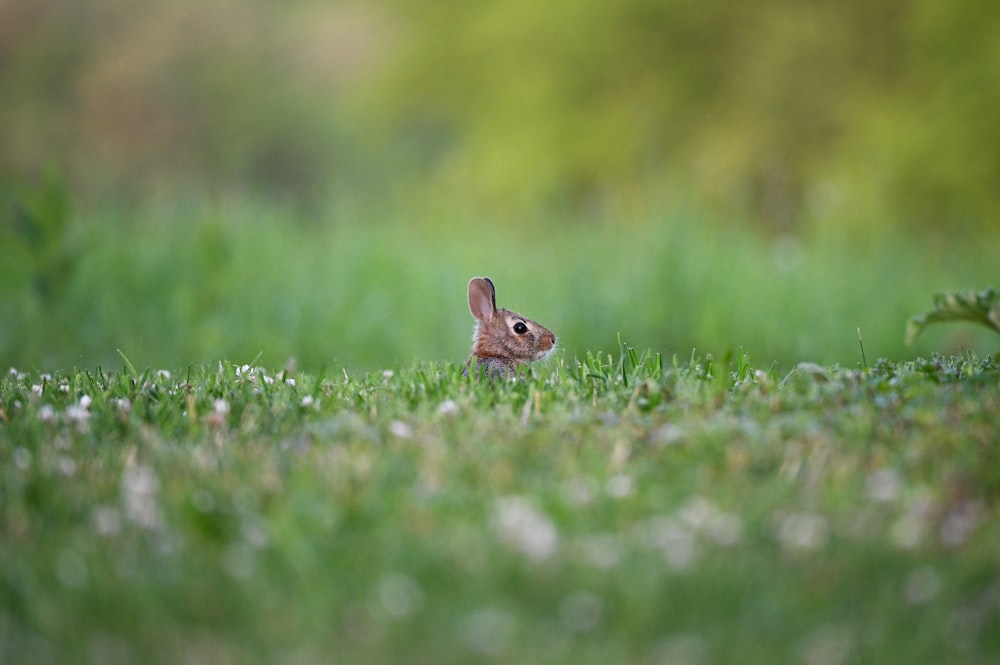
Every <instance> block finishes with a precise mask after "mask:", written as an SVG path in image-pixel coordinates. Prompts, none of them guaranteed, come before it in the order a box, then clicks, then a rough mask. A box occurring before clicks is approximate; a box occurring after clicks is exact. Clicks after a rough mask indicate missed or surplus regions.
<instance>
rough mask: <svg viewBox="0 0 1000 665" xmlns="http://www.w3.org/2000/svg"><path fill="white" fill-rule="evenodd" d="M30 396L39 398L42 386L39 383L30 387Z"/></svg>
mask: <svg viewBox="0 0 1000 665" xmlns="http://www.w3.org/2000/svg"><path fill="white" fill-rule="evenodd" d="M31 394H32V395H39V396H40V395H41V394H42V384H40V383H34V384H32V385H31Z"/></svg>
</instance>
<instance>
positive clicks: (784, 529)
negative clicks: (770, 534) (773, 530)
mask: <svg viewBox="0 0 1000 665" xmlns="http://www.w3.org/2000/svg"><path fill="white" fill-rule="evenodd" d="M829 538H830V524H829V522H828V521H827V519H826V518H825V517H823V516H822V515H817V514H813V513H792V514H789V515H785V516H784V517H783V518H782V519H781V521H780V523H779V524H778V540H780V541H781V544H782V545H784V546H785V547H787V548H788V549H790V550H817V549H819V548H821V547H823V546H824V545H826V542H827V540H829Z"/></svg>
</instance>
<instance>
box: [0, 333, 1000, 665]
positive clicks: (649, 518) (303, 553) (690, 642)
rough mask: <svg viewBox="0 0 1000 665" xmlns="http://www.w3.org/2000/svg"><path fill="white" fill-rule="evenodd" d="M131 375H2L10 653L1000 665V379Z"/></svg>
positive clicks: (794, 374)
mask: <svg viewBox="0 0 1000 665" xmlns="http://www.w3.org/2000/svg"><path fill="white" fill-rule="evenodd" d="M122 360H123V361H124V364H125V368H124V369H123V370H122V371H117V370H107V369H102V368H97V369H90V370H85V371H67V372H55V373H53V374H51V375H48V374H37V373H25V372H19V371H17V370H11V371H10V372H7V373H5V374H4V375H3V376H0V635H2V638H3V639H2V640H0V659H2V660H3V661H5V662H7V661H9V662H23V661H28V660H30V661H31V662H33V663H39V664H40V665H46V664H48V663H59V662H67V661H72V662H74V663H81V664H86V663H102V664H103V663H117V662H147V663H152V664H156V663H175V662H190V661H197V662H204V661H212V662H243V663H268V662H276V661H286V660H294V661H296V662H303V663H313V662H316V663H320V662H328V661H329V658H330V655H331V654H336V659H337V661H338V662H365V663H395V662H401V661H406V662H415V663H435V665H440V664H445V665H447V664H449V663H465V662H470V661H471V662H479V661H486V660H489V661H491V662H511V663H514V662H517V663H535V662H546V663H598V662H601V663H607V662H642V663H646V662H649V663H659V662H664V661H666V662H678V661H679V662H740V663H750V664H755V663H775V662H790V661H798V660H804V661H806V662H810V661H814V660H817V661H820V662H829V659H830V658H833V657H836V662H854V661H866V662H868V661H872V662H875V661H896V660H900V659H902V660H905V661H906V662H908V663H940V662H954V661H957V660H972V661H976V662H992V661H995V660H996V659H997V658H998V656H1000V641H998V638H997V636H998V634H1000V633H998V631H997V628H998V627H1000V623H998V622H1000V610H998V608H997V606H996V603H995V602H994V601H995V590H996V587H997V583H998V577H997V571H998V570H1000V560H998V555H997V552H998V551H1000V549H998V543H1000V515H998V514H997V510H998V508H997V506H998V501H997V500H998V498H1000V474H998V471H997V470H998V469H1000V457H998V449H997V446H996V445H995V442H996V441H997V438H998V436H1000V430H998V423H1000V419H998V417H997V416H998V412H1000V381H998V379H1000V369H998V367H997V364H996V359H995V358H990V357H983V358H980V357H977V356H975V355H972V354H966V355H964V356H959V357H944V356H934V357H931V358H929V359H918V360H914V361H910V362H905V363H893V362H889V361H886V360H880V361H878V362H877V363H875V364H874V365H873V366H872V368H871V369H870V370H851V369H842V368H838V367H829V366H822V365H815V364H814V365H805V364H803V365H799V366H797V367H796V368H795V369H794V370H793V371H791V372H789V373H788V374H786V375H785V376H783V377H782V376H781V375H779V374H776V373H775V372H774V371H762V370H759V369H756V368H754V367H753V366H751V364H750V362H749V359H748V358H747V356H746V355H745V354H738V356H737V355H734V356H733V357H732V359H731V360H729V361H725V360H723V361H719V360H713V359H711V358H709V357H708V356H698V355H695V354H692V356H691V358H690V360H688V361H678V359H677V358H676V357H674V358H673V359H672V361H667V362H664V359H663V357H662V356H660V355H658V354H656V353H652V352H650V351H646V352H642V353H640V352H638V351H637V350H636V349H635V348H633V347H631V346H630V345H628V344H626V343H620V347H619V349H618V351H617V352H616V353H614V354H612V355H608V354H606V353H603V352H595V353H589V354H587V359H586V360H585V361H582V362H579V363H577V362H567V361H565V360H564V359H556V361H554V362H551V363H548V364H543V365H534V366H532V368H531V370H530V371H528V372H526V373H524V374H523V375H522V376H521V377H520V378H518V379H517V380H514V381H496V382H487V381H483V382H477V381H475V380H471V379H469V378H468V377H463V376H462V374H461V369H462V366H461V364H460V363H447V364H438V363H420V364H417V365H412V366H410V367H407V368H396V369H393V370H386V371H381V372H375V373H360V372H352V371H347V370H344V371H341V370H336V371H329V372H328V373H326V374H325V375H323V374H319V375H317V374H309V373H301V372H295V371H289V370H287V369H282V370H277V371H272V370H267V369H265V368H263V367H260V366H258V365H255V364H248V365H237V364H232V363H228V362H222V363H213V364H211V365H195V366H190V367H188V368H185V369H181V370H175V371H173V372H167V371H162V370H161V371H153V370H151V369H148V368H145V369H144V368H142V366H141V365H139V366H133V363H131V362H130V361H128V360H127V359H126V357H125V355H124V354H123V355H122ZM888 610H893V611H888ZM929 627H938V628H940V629H930V628H929ZM941 627H951V628H950V629H947V630H946V629H943V628H941ZM831 654H832V655H831Z"/></svg>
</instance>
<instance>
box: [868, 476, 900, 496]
mask: <svg viewBox="0 0 1000 665" xmlns="http://www.w3.org/2000/svg"><path fill="white" fill-rule="evenodd" d="M866 487H867V490H868V497H869V498H870V499H871V500H872V501H875V502H877V503H892V502H893V501H895V500H896V499H897V498H898V497H899V492H900V490H901V489H902V488H903V482H902V480H900V478H899V472H898V471H896V470H895V469H880V470H878V471H876V472H875V473H873V474H871V475H870V476H868V481H867V483H866Z"/></svg>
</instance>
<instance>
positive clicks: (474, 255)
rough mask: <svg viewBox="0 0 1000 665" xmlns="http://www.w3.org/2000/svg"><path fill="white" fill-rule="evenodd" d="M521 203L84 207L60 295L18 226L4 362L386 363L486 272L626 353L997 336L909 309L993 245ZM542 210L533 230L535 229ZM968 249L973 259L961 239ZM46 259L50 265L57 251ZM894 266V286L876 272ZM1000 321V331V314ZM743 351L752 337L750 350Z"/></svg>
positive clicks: (964, 342) (461, 315) (454, 349)
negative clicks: (904, 328) (492, 209)
mask: <svg viewBox="0 0 1000 665" xmlns="http://www.w3.org/2000/svg"><path fill="white" fill-rule="evenodd" d="M568 219H569V218H567V217H565V216H561V215H553V216H551V217H536V218H531V219H528V220H516V221H512V220H510V219H507V218H504V217H499V216H489V215H485V214H477V215H475V216H472V215H469V216H465V215H463V216H460V217H450V216H448V215H444V214H439V213H438V212H437V211H409V212H407V213H406V214H403V213H402V212H400V211H396V212H395V213H394V214H392V215H384V216H371V215H366V214H363V213H360V212H358V211H355V210H350V209H343V210H336V209H334V210H329V211H328V212H325V213H323V214H321V215H317V216H310V217H304V216H302V215H299V214H294V213H290V212H289V211H288V209H286V208H284V207H279V206H274V205H267V204H265V203H262V202H260V201H246V200H243V201H240V200H238V199H232V200H228V201H225V202H220V203H218V204H215V205H209V204H207V203H205V202H201V203H199V204H197V205H195V204H190V205H186V204H185V205H182V204H176V203H175V204H174V205H173V206H170V207H168V206H162V207H156V208H149V209H146V210H138V211H129V210H116V209H114V208H108V209H105V210H102V211H100V212H99V213H85V212H77V213H75V214H73V215H71V216H69V217H67V218H66V219H65V220H64V222H62V223H61V225H59V226H57V227H55V228H57V229H58V232H54V233H52V234H51V235H50V236H49V240H47V241H46V243H47V244H45V245H44V246H45V247H49V248H54V249H55V250H58V251H57V252H56V253H55V254H54V255H55V256H64V257H67V258H68V259H69V263H68V264H65V265H67V266H69V271H68V272H66V273H59V272H54V273H52V274H54V275H63V277H62V278H61V279H57V280H54V281H53V282H52V283H54V284H58V285H59V286H58V289H57V290H56V291H54V292H53V293H54V294H58V297H46V296H44V295H43V294H42V292H40V291H39V290H38V289H36V288H35V287H34V284H35V281H36V279H37V278H38V275H39V274H42V275H47V274H49V273H47V272H45V271H44V270H42V268H41V266H45V265H64V264H63V263H54V264H49V263H47V260H42V259H41V258H40V257H42V256H49V254H48V253H47V252H48V251H49V250H45V252H41V250H39V251H40V253H39V254H37V255H36V254H32V251H33V250H32V251H29V250H30V247H31V246H30V244H29V243H27V241H24V240H22V239H21V238H20V236H16V235H12V236H11V238H12V240H11V242H5V243H3V244H2V246H0V271H3V272H4V275H5V279H6V283H7V284H8V285H10V288H7V289H3V290H0V312H2V313H3V325H2V326H0V367H9V366H12V365H13V366H19V367H33V368H36V369H38V370H47V369H54V368H59V367H64V366H67V365H71V364H74V363H79V364H81V365H85V366H96V365H105V366H106V365H109V364H112V363H118V362H119V358H118V355H117V354H116V352H115V350H116V349H122V350H124V351H125V352H126V353H127V354H128V356H129V358H130V359H131V360H132V361H133V362H134V363H135V365H136V366H137V367H138V366H144V365H147V366H153V367H173V366H178V365H185V364H188V363H200V362H209V361H210V360H212V359H213V358H217V357H223V358H227V359H230V360H232V361H234V362H237V361H238V362H249V361H250V360H251V359H253V358H256V357H258V355H259V356H261V357H262V358H264V359H265V360H266V361H268V362H272V363H276V364H284V363H285V362H286V361H288V360H289V359H295V361H296V362H297V363H298V366H299V367H300V368H302V369H306V370H309V371H318V370H319V369H320V368H322V367H324V366H331V365H336V364H343V365H346V366H348V367H351V368H355V369H365V370H375V369H378V368H380V367H391V366H397V365H399V364H406V363H411V362H414V361H417V360H434V361H445V360H450V361H455V362H459V361H461V360H463V359H464V358H466V357H467V354H468V352H469V335H470V334H471V329H472V324H473V321H472V317H471V315H470V314H469V311H468V304H467V302H466V297H465V285H466V284H467V283H468V280H469V278H470V277H471V276H473V275H483V274H485V275H489V276H491V277H492V278H493V279H494V281H495V283H496V284H497V288H498V298H499V301H500V303H501V305H503V306H508V307H510V308H513V309H515V310H516V311H520V312H522V313H524V314H525V315H527V316H531V317H532V318H535V319H537V320H539V321H541V322H542V323H543V324H545V325H546V326H549V327H551V328H552V329H553V330H554V331H555V332H556V333H557V335H558V336H559V348H560V352H561V353H563V354H565V357H566V358H567V359H574V358H581V359H582V358H584V357H585V355H584V354H585V353H586V352H587V351H588V350H593V351H597V350H600V351H605V352H611V353H613V354H615V355H616V357H617V356H618V341H617V337H618V335H619V333H620V334H621V335H623V336H626V337H627V338H628V339H630V340H633V343H634V344H635V345H636V346H638V347H639V348H652V349H655V350H656V351H657V352H659V353H661V354H663V357H664V358H669V357H670V356H671V355H673V354H674V353H680V354H681V355H684V356H686V355H687V353H688V351H689V350H690V349H691V348H697V349H698V350H699V352H702V353H704V352H706V351H715V352H716V354H717V357H718V358H720V359H723V358H722V355H721V353H720V352H721V351H722V350H724V349H736V348H739V347H741V346H742V348H743V350H744V351H745V352H746V353H748V354H749V355H750V356H751V357H753V358H766V359H767V360H768V362H770V361H776V362H777V363H778V365H779V366H782V367H786V368H787V367H790V366H793V365H794V364H796V363H798V362H800V361H802V360H804V359H808V360H811V361H814V362H821V363H839V364H841V365H844V366H856V365H858V364H859V363H860V362H861V358H860V356H859V353H858V344H857V334H856V331H857V328H858V327H859V326H860V327H861V329H862V330H863V331H864V333H865V348H866V351H867V352H868V353H869V354H870V355H871V356H885V357H890V358H905V357H908V356H910V355H911V354H913V353H930V352H931V351H933V350H935V349H944V350H946V351H956V350H961V349H965V348H972V349H976V350H978V351H981V352H986V351H989V350H990V349H991V347H989V346H987V344H988V343H989V340H988V339H987V335H980V336H976V334H975V331H973V333H968V332H967V331H960V332H961V334H958V335H956V336H953V337H952V336H946V337H945V338H944V339H943V340H942V339H941V338H937V339H932V338H928V339H926V340H921V344H918V346H917V347H915V349H914V350H911V349H908V348H907V347H906V346H905V345H904V344H903V342H902V340H901V339H900V336H899V334H898V332H895V331H898V330H899V326H900V325H901V323H902V322H903V321H905V320H906V318H907V317H908V316H909V315H910V314H911V313H912V312H914V311H917V310H916V308H917V307H919V305H920V301H921V300H922V299H923V298H924V294H926V293H928V292H930V291H931V290H933V289H935V288H939V287H940V286H941V285H942V284H945V285H946V284H950V283H969V282H979V281H984V280H987V279H990V278H991V277H992V276H993V275H994V273H995V270H994V263H995V256H994V253H993V252H992V248H991V247H987V246H984V245H982V243H975V244H962V243H959V242H958V241H957V240H956V241H954V242H955V243H956V244H954V245H953V246H951V247H948V246H943V245H941V246H938V247H937V250H936V254H935V257H936V259H935V260H928V258H927V256H928V253H927V252H926V250H925V248H924V246H923V245H922V244H920V242H919V241H914V240H913V239H900V238H896V237H892V238H887V239H885V240H884V241H883V240H880V241H877V242H873V243H872V244H871V246H870V247H868V248H865V249H859V248H858V247H856V246H854V245H841V244H837V243H834V242H831V241H829V240H824V239H822V238H814V239H803V240H801V241H799V240H795V239H792V238H789V237H780V238H777V239H774V240H771V241H768V240H766V239H764V238H761V237H760V236H758V235H756V234H754V233H752V232H750V231H748V230H741V229H737V228H732V227H727V226H723V225H718V224H713V223H711V222H710V221H709V220H706V219H705V218H704V217H702V216H698V215H695V214H692V213H691V212H683V213H681V212H674V213H671V214H660V215H651V214H644V215H641V216H631V215H624V214H623V215H621V216H615V217H610V218H591V219H589V220H588V221H587V225H586V227H585V232H584V231H581V228H580V227H579V225H578V224H579V222H580V220H579V219H577V218H573V221H567V220H568ZM522 224H523V227H524V229H525V230H524V231H523V232H522V231H521V230H519V227H520V225H522ZM956 256H960V257H961V260H960V261H958V260H955V259H954V258H950V257H956ZM40 270H42V272H41V273H40V272H39V271H40ZM884 283H892V284H894V285H896V286H895V287H894V300H893V302H891V303H889V304H888V305H887V304H886V302H885V301H884V299H881V298H880V297H879V294H878V293H877V292H876V291H872V289H871V286H870V285H871V284H884ZM984 332H985V331H984ZM734 357H735V356H734Z"/></svg>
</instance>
